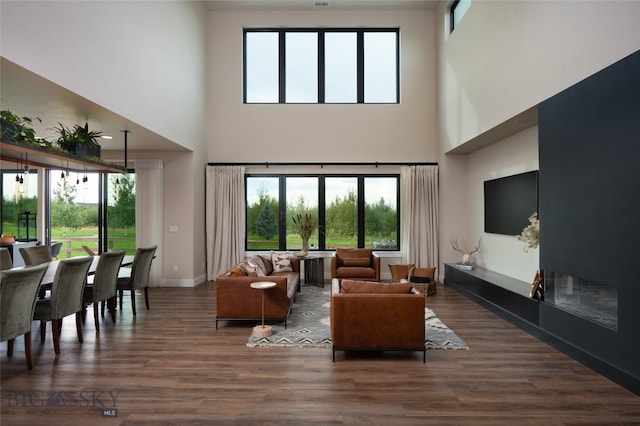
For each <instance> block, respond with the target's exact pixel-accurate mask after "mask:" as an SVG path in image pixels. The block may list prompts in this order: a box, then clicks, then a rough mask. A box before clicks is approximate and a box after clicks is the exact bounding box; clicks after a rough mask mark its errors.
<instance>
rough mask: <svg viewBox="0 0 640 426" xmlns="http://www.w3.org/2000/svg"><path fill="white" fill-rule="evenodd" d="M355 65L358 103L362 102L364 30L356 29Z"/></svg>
mask: <svg viewBox="0 0 640 426" xmlns="http://www.w3.org/2000/svg"><path fill="white" fill-rule="evenodd" d="M356 49H357V56H358V58H357V67H358V100H357V102H358V103H359V104H363V103H364V31H361V30H360V31H357V42H356Z"/></svg>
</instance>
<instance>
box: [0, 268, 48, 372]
mask: <svg viewBox="0 0 640 426" xmlns="http://www.w3.org/2000/svg"><path fill="white" fill-rule="evenodd" d="M46 271H47V265H38V266H32V267H27V268H22V269H15V270H13V271H2V272H0V341H2V342H4V341H6V342H7V356H8V357H10V356H12V355H13V343H14V341H15V338H16V337H18V336H21V335H24V354H25V357H26V359H27V368H28V369H29V370H31V369H32V368H33V363H32V361H31V321H32V319H33V311H34V309H35V305H36V298H37V297H38V290H39V289H40V282H41V281H42V277H43V276H44V274H45V272H46Z"/></svg>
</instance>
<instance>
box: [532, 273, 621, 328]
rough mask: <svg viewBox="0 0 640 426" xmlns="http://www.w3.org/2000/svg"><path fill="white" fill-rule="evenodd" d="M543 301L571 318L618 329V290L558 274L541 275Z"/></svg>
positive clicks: (606, 285)
mask: <svg viewBox="0 0 640 426" xmlns="http://www.w3.org/2000/svg"><path fill="white" fill-rule="evenodd" d="M544 288H545V295H544V301H545V302H546V303H548V304H550V305H553V306H555V307H557V308H559V309H562V310H565V311H567V312H570V313H572V314H574V315H577V316H580V317H582V318H585V319H588V320H590V321H593V322H596V323H598V324H601V325H604V326H606V327H609V328H611V329H613V330H617V329H618V289H617V288H615V287H613V286H611V285H608V284H603V283H598V282H594V281H589V280H585V279H582V278H577V277H574V276H571V275H565V274H559V273H557V272H550V271H549V272H547V271H545V273H544Z"/></svg>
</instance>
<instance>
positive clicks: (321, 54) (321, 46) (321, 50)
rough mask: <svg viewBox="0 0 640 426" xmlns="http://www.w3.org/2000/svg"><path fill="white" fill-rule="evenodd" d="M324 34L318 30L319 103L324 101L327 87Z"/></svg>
mask: <svg viewBox="0 0 640 426" xmlns="http://www.w3.org/2000/svg"><path fill="white" fill-rule="evenodd" d="M324 34H325V32H324V31H322V30H320V31H318V103H319V104H323V103H324V90H325V89H324V88H325V76H324Z"/></svg>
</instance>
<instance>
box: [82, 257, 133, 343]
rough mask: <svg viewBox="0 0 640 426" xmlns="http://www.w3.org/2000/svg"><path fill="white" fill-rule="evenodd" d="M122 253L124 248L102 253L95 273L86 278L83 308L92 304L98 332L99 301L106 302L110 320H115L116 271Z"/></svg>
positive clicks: (118, 267)
mask: <svg viewBox="0 0 640 426" xmlns="http://www.w3.org/2000/svg"><path fill="white" fill-rule="evenodd" d="M124 254H125V252H124V250H123V251H110V252H105V253H102V254H101V255H100V258H99V260H98V266H96V272H95V274H94V275H90V276H89V277H88V279H87V285H86V286H85V288H84V301H83V305H84V306H83V310H84V309H86V307H87V306H88V305H90V304H93V319H94V321H95V324H96V332H100V323H99V322H98V303H99V302H103V303H104V302H105V301H106V302H107V304H108V305H109V306H108V309H109V312H110V313H111V320H112V321H113V322H114V323H115V322H116V305H115V303H116V285H117V284H118V271H119V270H120V265H121V264H122V259H123V258H124ZM103 306H104V305H103ZM103 313H104V311H103ZM83 314H84V312H83ZM83 318H84V315H83Z"/></svg>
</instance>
